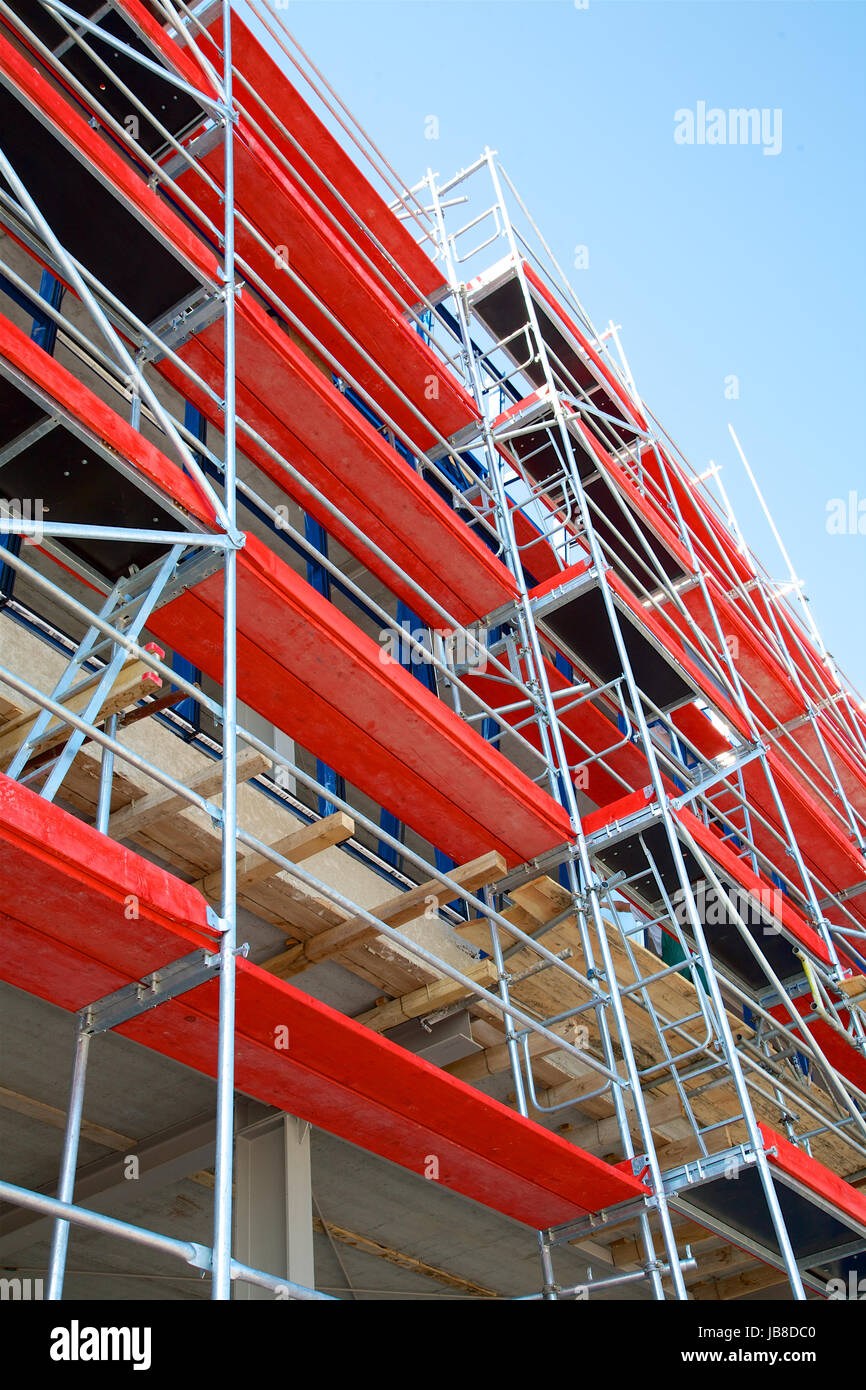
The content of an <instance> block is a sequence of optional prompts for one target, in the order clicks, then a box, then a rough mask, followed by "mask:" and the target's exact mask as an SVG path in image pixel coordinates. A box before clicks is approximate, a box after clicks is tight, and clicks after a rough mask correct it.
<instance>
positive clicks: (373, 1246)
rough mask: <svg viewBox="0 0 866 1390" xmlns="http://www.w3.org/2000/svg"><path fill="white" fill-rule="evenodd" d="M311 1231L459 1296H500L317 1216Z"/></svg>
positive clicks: (481, 1285) (470, 1281)
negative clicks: (420, 1277) (438, 1285)
mask: <svg viewBox="0 0 866 1390" xmlns="http://www.w3.org/2000/svg"><path fill="white" fill-rule="evenodd" d="M313 1230H314V1231H320V1232H322V1234H324V1235H328V1236H330V1237H331V1238H332V1240H338V1241H339V1242H340V1243H341V1245H350V1246H351V1247H352V1249H353V1250H360V1251H361V1253H362V1254H364V1255H373V1256H374V1257H375V1258H376V1259H377V1260H387V1261H388V1263H389V1264H392V1265H396V1267H397V1268H398V1269H405V1270H408V1271H409V1273H410V1274H420V1275H421V1276H422V1278H424V1279H433V1280H434V1281H435V1282H436V1283H437V1284H444V1286H445V1287H446V1288H448V1289H454V1290H455V1291H456V1292H458V1293H465V1294H468V1295H470V1296H471V1297H473V1298H498V1297H499V1294H497V1293H494V1291H493V1290H492V1289H488V1288H485V1286H484V1285H483V1284H476V1283H475V1282H474V1281H473V1280H471V1279H464V1278H463V1277H462V1276H461V1275H459V1274H451V1273H449V1271H448V1270H446V1269H440V1268H439V1267H438V1265H431V1264H427V1262H426V1260H419V1259H416V1257H415V1256H414V1255H407V1254H406V1253H405V1251H403V1250H397V1249H395V1248H394V1246H393V1245H383V1244H382V1243H381V1241H378V1240H371V1239H370V1237H369V1236H362V1235H359V1234H358V1232H357V1231H347V1230H346V1228H345V1227H344V1226H335V1225H334V1223H333V1221H322V1220H321V1218H320V1217H318V1216H314V1217H313Z"/></svg>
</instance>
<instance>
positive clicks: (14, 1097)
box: [0, 1086, 214, 1187]
mask: <svg viewBox="0 0 866 1390" xmlns="http://www.w3.org/2000/svg"><path fill="white" fill-rule="evenodd" d="M0 1109H2V1110H11V1111H14V1113H15V1114H16V1115H26V1116H27V1118H28V1120H38V1121H39V1122H40V1124H44V1125H50V1126H51V1128H52V1129H62V1130H65V1129H66V1111H65V1110H58V1109H57V1107H56V1106H54V1105H46V1103H45V1101H42V1100H34V1099H33V1097H32V1096H24V1095H21V1094H19V1092H18V1091H10V1090H7V1088H6V1087H5V1086H0ZM81 1137H82V1139H89V1140H90V1142H91V1143H92V1144H99V1145H100V1146H101V1147H102V1148H103V1149H112V1150H113V1151H114V1152H115V1153H133V1152H134V1150H135V1148H136V1145H137V1144H138V1143H139V1142H140V1141H139V1140H138V1139H132V1138H130V1136H129V1135H128V1134H118V1133H117V1131H116V1130H113V1129H106V1128H105V1126H104V1125H97V1124H94V1123H93V1122H92V1121H91V1120H82V1121H81ZM187 1177H188V1180H189V1182H194V1183H197V1184H198V1185H199V1186H200V1187H213V1185H214V1176H213V1173H210V1172H208V1170H207V1169H206V1168H205V1169H202V1170H201V1171H200V1172H198V1173H189V1174H188V1175H187Z"/></svg>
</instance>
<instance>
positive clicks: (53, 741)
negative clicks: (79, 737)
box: [0, 648, 165, 766]
mask: <svg viewBox="0 0 866 1390" xmlns="http://www.w3.org/2000/svg"><path fill="white" fill-rule="evenodd" d="M154 654H155V655H158V656H159V657H162V656H164V655H165V653H164V652H163V651H162V650H161V649H160V648H154ZM98 679H99V673H98V672H97V673H95V674H94V676H93V678H92V680H90V681H88V683H87V685H86V686H85V687H83V688H82V689H80V690H77V691H75V692H74V693H73V694H72V695H68V696H66V697H65V698H64V699H62V700H61V701H60V703H61V704H62V705H63V706H64V708H65V709H68V710H69V711H70V713H71V714H80V713H81V711H82V710H83V709H85V708H86V707H87V703H88V701H89V700H90V698H91V696H92V695H93V687H94V686H95V685H96V683H97V681H98ZM160 689H162V680H161V678H160V677H159V676H158V675H157V674H156V672H155V671H151V669H150V667H149V666H145V664H144V662H143V661H136V660H134V659H130V660H129V661H126V662H124V665H123V666H122V667H121V670H120V672H119V674H118V677H117V680H116V681H115V682H114V685H113V686H112V687H111V689H110V690H109V691H108V692H107V694H106V696H105V700H104V701H103V703H102V705H101V707H100V709H99V712H98V714H96V716H95V717H94V719H93V721H92V722H93V723H94V724H99V723H101V722H102V720H104V719H107V718H108V717H109V716H110V715H112V714H118V713H119V712H120V711H121V710H123V709H126V708H128V706H129V705H134V704H136V703H137V702H138V701H139V700H141V699H143V698H144V696H145V695H153V693H154V692H155V691H157V690H160ZM41 713H42V711H41V709H34V710H27V711H26V712H25V713H23V714H19V715H16V716H15V718H13V719H10V720H9V722H8V723H7V724H5V725H4V727H3V729H2V730H0V763H2V764H3V766H5V765H6V764H7V763H9V762H10V761H11V760H12V758H13V757H14V756H15V754H16V753H17V751H18V749H19V748H20V746H21V744H22V743H23V742H24V740H25V739H26V738H27V736H28V734H29V733H30V731H31V729H32V728H33V726H34V724H35V723H36V721H37V719H38V718H39V716H40V714H41ZM71 732H72V727H71V725H69V724H65V723H64V722H63V721H62V720H61V719H59V718H58V717H57V716H56V715H52V717H51V721H50V723H49V725H48V728H47V730H46V735H45V737H44V738H42V739H40V742H39V745H38V751H39V752H40V753H41V752H43V751H44V750H45V749H46V748H53V747H55V746H56V745H57V744H58V743H65V742H66V739H67V738H68V737H69V735H70V733H71Z"/></svg>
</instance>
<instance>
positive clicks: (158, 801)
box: [108, 752, 270, 840]
mask: <svg viewBox="0 0 866 1390" xmlns="http://www.w3.org/2000/svg"><path fill="white" fill-rule="evenodd" d="M269 767H270V762H269V761H268V759H267V758H265V757H264V756H263V755H262V754H261V753H253V752H248V753H242V754H241V756H240V757H239V758H238V781H239V782H247V781H249V779H250V778H251V777H259V776H261V774H262V773H263V772H267V770H268V768H269ZM222 782H223V773H222V763H221V762H215V763H211V764H210V766H208V767H205V768H202V770H201V772H197V773H196V775H195V776H194V777H190V778H189V780H188V781H187V783H186V785H187V786H188V787H189V789H190V791H194V792H198V794H199V796H204V797H210V796H213V795H214V794H215V793H216V792H219V791H220V789H221V788H222ZM191 805H192V802H190V801H187V799H186V797H183V796H180V795H179V794H178V793H177V792H170V791H166V789H165V787H160V788H159V789H158V790H157V791H153V792H149V793H148V795H147V796H138V797H136V798H135V800H134V801H133V802H131V803H130V805H129V806H124V807H123V810H121V811H115V813H114V815H113V816H112V817H111V819H110V820H109V822H108V833H109V835H111V836H112V838H113V839H115V840H129V839H131V838H132V836H134V835H138V834H140V833H141V831H142V830H146V829H147V827H148V826H150V825H154V824H155V823H156V822H157V821H161V820H164V819H165V818H166V816H174V815H177V813H178V812H179V811H187V810H189V809H190V807H191Z"/></svg>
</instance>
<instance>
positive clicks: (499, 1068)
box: [443, 1023, 575, 1082]
mask: <svg viewBox="0 0 866 1390" xmlns="http://www.w3.org/2000/svg"><path fill="white" fill-rule="evenodd" d="M556 1027H558V1028H559V1030H560V1031H561V1033H562V1034H563V1040H564V1041H566V1042H567V1041H569V1033H572V1032H573V1031H574V1027H575V1025H574V1024H572V1023H564V1024H558V1025H556ZM556 1027H555V1028H554V1030H553V1031H556ZM560 1046H561V1044H559V1045H557V1044H556V1043H554V1042H551V1041H550V1039H549V1038H543V1037H541V1035H540V1034H538V1033H533V1034H531V1036H530V1038H529V1055H530V1057H546V1056H547V1055H548V1053H550V1052H558V1051H559V1047H560ZM520 1051H521V1055H524V1054H523V1047H522V1045H521V1049H520ZM510 1065H511V1055H510V1053H509V1051H508V1044H507V1043H499V1044H498V1045H497V1046H495V1047H487V1048H485V1049H484V1051H483V1052H473V1053H472V1055H471V1057H461V1059H460V1061H459V1062H451V1063H449V1065H448V1066H447V1067H443V1071H447V1072H448V1073H449V1075H450V1076H456V1077H457V1078H458V1079H459V1080H460V1081H470V1082H474V1081H483V1080H485V1078H486V1077H488V1076H498V1075H499V1073H500V1072H503V1071H507V1069H508V1067H509V1066H510Z"/></svg>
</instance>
